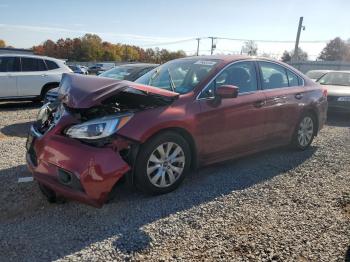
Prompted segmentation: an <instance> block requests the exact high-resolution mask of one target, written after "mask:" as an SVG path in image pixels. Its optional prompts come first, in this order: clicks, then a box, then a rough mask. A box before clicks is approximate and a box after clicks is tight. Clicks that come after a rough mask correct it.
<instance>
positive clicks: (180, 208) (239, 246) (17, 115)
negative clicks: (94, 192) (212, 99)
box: [0, 103, 350, 261]
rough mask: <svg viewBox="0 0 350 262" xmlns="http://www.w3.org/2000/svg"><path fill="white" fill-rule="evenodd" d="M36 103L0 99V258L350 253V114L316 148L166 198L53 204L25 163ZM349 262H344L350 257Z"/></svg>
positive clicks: (314, 257) (206, 178)
mask: <svg viewBox="0 0 350 262" xmlns="http://www.w3.org/2000/svg"><path fill="white" fill-rule="evenodd" d="M36 113H37V105H33V104H31V103H29V104H14V105H9V104H6V103H5V104H4V103H2V104H0V261H48V260H60V261H78V260H83V261H101V260H104V261H112V260H115V261H125V260H132V261H133V260H142V261H168V260H177V261H181V260H182V261H187V260H190V259H192V260H201V261H202V260H209V261H212V260H217V261H218V260H219V261H344V260H345V259H346V257H348V259H350V250H349V246H350V128H349V127H350V116H331V118H330V119H329V122H328V124H327V126H326V127H325V128H324V129H323V130H322V131H321V133H320V134H319V136H318V137H317V138H316V139H315V141H314V142H313V146H312V147H311V148H310V149H308V150H306V151H304V152H297V151H292V150H290V149H287V148H281V149H276V150H272V151H268V152H263V153H260V154H256V155H254V156H250V157H245V158H242V159H239V160H233V161H229V162H225V163H222V164H217V165H214V166H210V167H207V168H204V169H200V170H198V171H196V172H193V173H192V174H190V176H189V177H188V178H187V179H186V180H185V181H184V183H183V185H182V186H181V187H180V188H179V189H178V190H176V191H175V192H172V193H170V194H167V195H162V196H156V197H149V196H145V195H143V194H141V193H138V192H135V191H131V190H130V189H128V188H127V187H126V186H125V185H120V186H119V191H118V194H117V196H116V198H115V199H114V200H113V201H112V203H110V204H107V205H105V206H104V207H103V208H102V209H95V208H92V207H89V206H86V205H82V204H79V203H74V202H68V203H65V204H54V205H52V204H49V203H47V202H46V200H45V199H44V198H43V197H42V196H41V194H40V192H39V190H38V188H37V186H36V184H35V183H34V182H29V183H21V184H18V183H17V179H18V178H19V177H24V176H28V175H30V174H29V173H28V171H27V170H26V166H25V161H24V155H25V151H24V150H25V149H24V145H25V136H26V132H27V129H28V127H29V125H30V121H32V120H33V119H34V118H35V116H36ZM348 261H349V260H348Z"/></svg>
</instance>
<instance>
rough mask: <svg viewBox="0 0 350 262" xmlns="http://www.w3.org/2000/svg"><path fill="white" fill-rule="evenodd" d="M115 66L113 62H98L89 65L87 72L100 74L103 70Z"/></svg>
mask: <svg viewBox="0 0 350 262" xmlns="http://www.w3.org/2000/svg"><path fill="white" fill-rule="evenodd" d="M114 66H115V64H114V63H98V64H95V65H93V66H91V67H89V69H88V70H89V73H91V74H100V73H101V72H103V71H106V70H109V69H111V68H113V67H114Z"/></svg>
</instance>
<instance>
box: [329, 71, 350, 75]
mask: <svg viewBox="0 0 350 262" xmlns="http://www.w3.org/2000/svg"><path fill="white" fill-rule="evenodd" d="M327 73H348V74H350V70H337V71H329V72H327Z"/></svg>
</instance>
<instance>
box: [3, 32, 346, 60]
mask: <svg viewBox="0 0 350 262" xmlns="http://www.w3.org/2000/svg"><path fill="white" fill-rule="evenodd" d="M1 47H9V46H6V43H5V41H4V40H2V39H0V48H1ZM32 50H33V51H34V53H35V54H38V55H46V56H50V57H56V58H61V59H67V60H68V61H81V62H85V61H140V62H148V63H164V62H167V61H169V60H173V59H176V58H181V57H185V56H186V53H185V52H184V51H182V50H179V51H175V52H174V51H169V50H167V49H159V48H158V47H156V48H147V49H144V48H141V47H139V46H135V45H125V44H120V43H118V44H112V43H110V42H106V41H102V39H101V38H100V37H99V36H98V35H95V34H85V35H84V36H82V37H79V38H73V39H71V38H66V39H63V38H61V39H58V40H57V41H56V42H54V41H52V40H46V41H45V42H44V43H42V44H40V45H37V46H33V47H32ZM242 50H243V51H244V53H247V54H248V55H252V56H254V55H257V51H258V46H257V44H256V43H255V42H254V41H247V42H245V44H244V46H243V48H242ZM292 57H294V50H292V51H287V50H285V51H284V53H283V55H282V57H281V60H282V61H283V62H290V61H291V59H292ZM296 60H298V61H306V60H308V54H307V53H306V52H304V51H303V50H302V49H300V48H299V50H298V55H297V57H296ZM318 60H322V61H346V62H350V41H349V40H348V41H344V40H342V39H341V38H340V37H336V38H334V39H333V40H331V41H329V42H328V43H327V45H326V46H325V48H324V49H323V50H322V52H321V53H320V55H319V57H318Z"/></svg>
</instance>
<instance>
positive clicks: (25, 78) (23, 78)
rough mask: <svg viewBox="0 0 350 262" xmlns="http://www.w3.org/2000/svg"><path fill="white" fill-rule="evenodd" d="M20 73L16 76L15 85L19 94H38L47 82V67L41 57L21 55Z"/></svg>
mask: <svg viewBox="0 0 350 262" xmlns="http://www.w3.org/2000/svg"><path fill="white" fill-rule="evenodd" d="M21 68H22V73H21V75H20V76H18V79H17V87H18V92H19V95H20V96H38V95H40V93H41V88H42V87H43V86H44V85H45V84H46V83H47V82H48V77H49V75H48V73H47V67H46V64H45V62H44V60H43V59H41V58H32V57H21Z"/></svg>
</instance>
